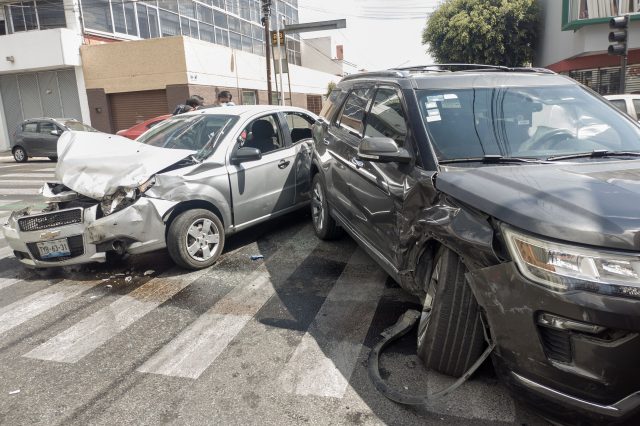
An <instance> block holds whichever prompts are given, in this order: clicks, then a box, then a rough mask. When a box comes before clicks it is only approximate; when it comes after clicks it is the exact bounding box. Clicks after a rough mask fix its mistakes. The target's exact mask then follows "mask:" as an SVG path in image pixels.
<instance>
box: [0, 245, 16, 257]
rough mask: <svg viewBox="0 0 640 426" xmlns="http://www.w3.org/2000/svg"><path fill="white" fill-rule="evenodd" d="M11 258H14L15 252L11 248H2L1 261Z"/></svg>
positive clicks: (0, 251) (0, 250) (0, 249)
mask: <svg viewBox="0 0 640 426" xmlns="http://www.w3.org/2000/svg"><path fill="white" fill-rule="evenodd" d="M9 256H13V250H11V247H2V248H0V259H4V258H5V257H9Z"/></svg>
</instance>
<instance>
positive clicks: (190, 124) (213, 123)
mask: <svg viewBox="0 0 640 426" xmlns="http://www.w3.org/2000/svg"><path fill="white" fill-rule="evenodd" d="M237 120H238V117H237V116H233V115H218V114H197V115H178V116H175V117H173V118H170V119H168V120H165V121H163V122H161V123H159V124H158V125H157V126H155V127H153V128H152V129H151V130H149V131H147V132H146V133H144V134H142V136H140V137H139V138H138V139H136V140H137V141H138V142H141V143H144V144H147V145H153V146H157V147H162V148H171V149H189V150H192V151H198V157H206V156H209V155H211V153H213V151H214V150H215V147H216V143H217V141H219V140H220V139H221V136H222V135H223V134H224V132H225V131H226V130H227V129H229V128H230V127H231V126H233V124H235V122H236V121H237Z"/></svg>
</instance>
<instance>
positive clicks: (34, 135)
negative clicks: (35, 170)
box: [11, 118, 97, 163]
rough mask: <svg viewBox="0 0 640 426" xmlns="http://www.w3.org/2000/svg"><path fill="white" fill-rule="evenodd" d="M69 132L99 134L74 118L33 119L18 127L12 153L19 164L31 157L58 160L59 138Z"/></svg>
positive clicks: (12, 141)
mask: <svg viewBox="0 0 640 426" xmlns="http://www.w3.org/2000/svg"><path fill="white" fill-rule="evenodd" d="M67 130H78V131H82V132H97V130H96V129H94V128H93V127H90V126H87V125H86V124H82V123H81V122H79V121H77V120H75V119H73V118H32V119H30V120H25V121H23V122H22V123H20V124H19V125H18V127H17V128H16V131H15V133H14V135H13V139H12V140H11V152H12V153H13V158H14V159H15V160H16V161H17V162H18V163H24V162H25V161H27V160H28V159H29V157H49V159H50V160H53V161H55V160H56V159H57V158H58V152H57V146H58V138H59V137H60V135H61V134H62V133H64V132H65V131H67Z"/></svg>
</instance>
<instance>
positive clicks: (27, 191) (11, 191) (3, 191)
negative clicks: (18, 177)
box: [0, 185, 42, 195]
mask: <svg viewBox="0 0 640 426" xmlns="http://www.w3.org/2000/svg"><path fill="white" fill-rule="evenodd" d="M41 187H42V185H39V186H38V188H0V195H37V194H38V193H39V192H40V188H41Z"/></svg>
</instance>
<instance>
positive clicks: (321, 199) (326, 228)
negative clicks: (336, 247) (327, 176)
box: [311, 173, 341, 240]
mask: <svg viewBox="0 0 640 426" xmlns="http://www.w3.org/2000/svg"><path fill="white" fill-rule="evenodd" d="M311 218H312V219H313V229H314V231H315V232H316V235H317V236H318V238H320V239H321V240H334V239H336V238H338V237H339V236H340V234H341V229H340V228H339V227H338V224H337V223H336V221H335V219H334V218H332V217H331V215H330V214H329V205H328V204H327V191H326V188H325V186H324V183H323V182H322V178H321V177H320V173H316V174H315V176H313V180H312V181H311Z"/></svg>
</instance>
